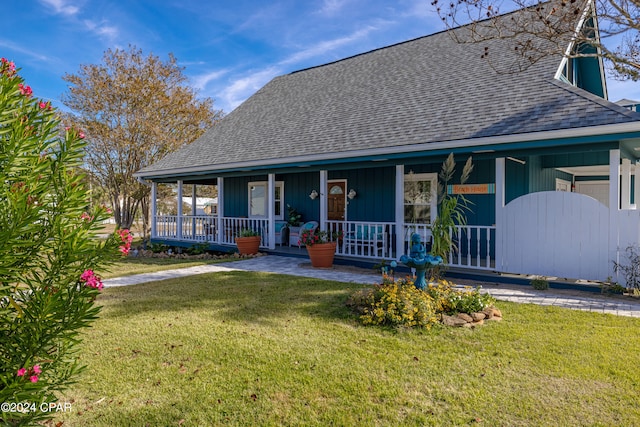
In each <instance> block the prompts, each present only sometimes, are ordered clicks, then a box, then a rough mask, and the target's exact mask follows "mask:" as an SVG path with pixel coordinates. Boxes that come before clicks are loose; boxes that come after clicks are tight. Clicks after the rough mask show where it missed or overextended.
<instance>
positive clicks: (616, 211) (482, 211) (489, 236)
mask: <svg viewBox="0 0 640 427" xmlns="http://www.w3.org/2000/svg"><path fill="white" fill-rule="evenodd" d="M638 146H640V141H638V140H637V139H633V140H627V141H625V142H622V143H621V142H616V143H605V144H601V145H599V146H592V149H591V151H590V152H588V153H584V152H581V148H580V147H579V146H578V145H576V146H574V147H567V148H565V149H564V150H562V151H560V150H558V149H551V150H547V151H546V152H545V151H543V150H540V149H538V150H536V151H535V152H532V151H531V150H529V151H524V150H522V151H512V152H511V153H510V154H511V155H509V156H506V155H505V156H499V155H496V154H484V155H482V154H476V155H474V164H475V169H474V173H473V176H472V179H471V180H470V182H469V184H468V185H466V186H455V185H450V186H449V188H447V191H449V192H450V194H456V193H457V194H464V195H465V197H467V198H468V199H469V201H470V202H471V210H470V211H469V213H468V215H467V219H468V225H465V226H458V227H455V228H454V229H451V230H450V233H451V235H452V237H453V241H454V242H455V244H456V247H457V249H456V250H454V251H452V252H451V253H450V255H449V259H448V264H449V265H450V266H451V267H460V268H465V269H473V270H485V271H487V270H489V271H498V272H505V273H517V274H528V275H530V274H539V275H546V276H556V277H566V278H584V279H590V280H606V279H607V277H609V276H612V277H614V276H615V275H614V272H613V261H620V260H621V259H622V258H623V256H624V251H625V249H626V247H627V246H629V245H634V244H635V245H637V244H638V243H639V242H640V210H639V209H637V207H638V200H640V185H637V183H638V182H640V163H638V159H637V157H636V155H635V154H636V152H637V151H638V149H637V147H638ZM427 160H429V159H426V158H419V159H416V161H415V162H414V163H408V162H407V163H406V164H394V163H392V162H390V161H388V162H384V161H376V162H373V161H371V162H368V163H366V164H365V163H361V164H360V165H359V166H360V167H349V168H347V167H341V168H335V169H332V170H329V169H326V170H325V169H319V170H312V169H311V168H301V167H300V166H298V167H297V168H296V169H289V170H285V171H282V172H280V173H277V174H276V173H268V174H255V175H249V176H240V175H234V176H217V177H210V178H203V177H198V178H197V179H193V178H185V179H184V180H177V181H174V182H173V183H172V184H171V185H172V186H173V187H172V189H171V191H169V192H167V191H166V190H164V192H165V194H169V197H170V198H173V199H174V200H175V201H180V200H184V199H185V198H186V199H189V198H191V201H190V203H175V212H170V213H168V212H160V211H159V209H160V208H159V206H160V205H161V203H160V202H159V199H158V186H159V185H161V183H155V182H154V183H153V184H152V188H153V190H152V192H153V198H152V200H153V203H152V206H153V217H152V221H151V227H152V230H151V235H152V240H153V241H156V242H163V243H165V244H172V245H183V246H188V245H193V244H206V245H207V246H208V247H209V248H210V249H212V250H223V251H232V250H235V241H234V239H235V237H236V236H238V235H239V234H240V232H241V231H242V230H244V229H251V230H253V231H256V232H257V233H259V234H260V236H261V247H262V249H264V250H268V251H270V252H280V253H285V254H287V253H288V254H294V255H301V254H304V253H305V248H304V247H303V248H300V247H299V246H298V243H297V238H296V237H293V235H294V234H295V233H296V232H299V230H298V227H299V225H297V226H292V225H290V224H287V221H288V219H289V218H288V216H287V209H288V208H290V207H291V206H295V207H296V208H298V209H299V211H300V212H301V213H302V216H303V219H302V222H303V223H306V222H309V221H312V222H315V223H316V224H317V226H318V228H319V229H321V230H326V231H328V232H329V234H332V233H333V232H337V231H340V232H341V234H342V237H341V238H340V239H339V244H338V245H337V248H336V255H337V256H338V257H343V258H344V259H348V260H365V261H368V262H372V263H380V262H381V261H386V262H388V261H392V260H398V259H399V258H400V256H401V255H403V254H405V253H407V252H408V251H409V240H410V237H411V235H412V234H413V233H418V234H419V235H420V236H421V237H422V240H423V242H425V243H427V245H428V243H429V242H430V240H431V232H430V224H431V221H432V220H433V218H435V214H436V211H437V206H436V199H437V195H436V187H437V185H438V177H437V172H438V170H439V168H440V165H441V159H439V158H433V159H430V162H429V161H427ZM201 186H208V187H215V191H213V192H211V191H209V192H202V194H201V191H200V190H199V188H200V187H201ZM603 189H604V190H606V191H604V190H603ZM185 190H186V191H185ZM185 193H187V194H186V195H185ZM203 194H207V195H209V196H212V197H211V198H212V199H215V200H216V201H217V203H216V206H215V207H213V208H211V209H209V210H208V211H204V212H200V211H198V204H199V203H198V199H199V198H201V199H202V197H203ZM200 204H201V203H200ZM164 210H165V211H166V209H164ZM289 234H291V236H289ZM614 279H616V278H615V277H614Z"/></svg>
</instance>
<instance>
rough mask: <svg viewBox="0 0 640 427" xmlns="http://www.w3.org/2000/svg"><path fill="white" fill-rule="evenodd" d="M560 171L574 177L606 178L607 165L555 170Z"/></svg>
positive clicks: (607, 172)
mask: <svg viewBox="0 0 640 427" xmlns="http://www.w3.org/2000/svg"><path fill="white" fill-rule="evenodd" d="M557 169H558V170H560V171H563V172H567V173H569V174H571V175H574V176H608V175H609V165H597V166H573V167H562V168H557Z"/></svg>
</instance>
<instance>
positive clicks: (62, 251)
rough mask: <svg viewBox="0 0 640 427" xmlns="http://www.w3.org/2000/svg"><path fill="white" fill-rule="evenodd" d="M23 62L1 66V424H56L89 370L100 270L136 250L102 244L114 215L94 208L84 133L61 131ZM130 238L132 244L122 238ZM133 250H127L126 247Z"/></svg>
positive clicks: (117, 241) (117, 240)
mask: <svg viewBox="0 0 640 427" xmlns="http://www.w3.org/2000/svg"><path fill="white" fill-rule="evenodd" d="M59 124H60V121H59V118H58V113H57V112H56V110H55V109H53V108H52V106H51V104H50V103H49V102H45V101H41V100H37V99H34V98H33V97H32V91H31V88H30V87H29V86H27V85H25V83H24V80H23V79H22V78H21V77H20V76H19V75H18V70H17V69H16V68H15V65H14V64H13V62H10V61H8V60H6V59H5V58H2V59H1V60H0V343H2V345H0V402H1V403H2V411H0V424H2V425H34V424H35V423H36V422H37V421H39V420H42V419H46V418H51V416H52V414H53V412H52V411H51V408H50V407H49V406H48V404H49V403H54V402H56V401H57V397H56V396H57V395H56V393H58V392H59V391H61V390H63V389H64V387H65V386H67V385H69V384H70V383H71V382H73V380H74V377H75V375H76V374H77V373H78V372H79V369H80V366H79V365H78V357H77V356H78V355H77V352H78V347H79V344H80V337H81V335H80V332H82V330H83V329H84V328H86V327H88V326H89V325H90V324H91V322H92V321H93V320H95V318H96V317H97V315H98V312H99V307H97V306H96V305H95V304H94V301H95V298H96V297H97V295H98V293H99V291H100V289H101V288H102V282H101V280H100V277H99V276H97V275H96V273H95V272H94V270H96V269H98V268H100V267H101V266H104V265H105V264H107V263H108V262H109V261H110V260H113V259H115V256H116V255H117V253H118V250H117V249H118V245H120V250H121V252H123V253H126V252H128V250H129V245H130V243H131V242H130V237H129V234H128V232H127V231H125V230H121V234H120V236H116V235H114V236H111V237H110V238H108V239H106V240H100V239H98V237H97V234H98V233H99V232H100V231H101V230H102V224H101V222H102V220H104V219H105V218H107V215H108V212H107V211H106V209H104V208H102V207H95V208H94V209H89V192H88V189H87V187H86V185H85V183H86V180H85V179H84V177H83V175H82V173H81V171H82V170H81V168H80V166H81V165H82V156H83V152H84V148H85V141H84V140H83V135H82V133H81V132H79V131H77V130H75V129H73V128H69V129H66V130H63V129H61V128H60V126H59ZM121 238H122V240H121ZM122 243H124V244H122Z"/></svg>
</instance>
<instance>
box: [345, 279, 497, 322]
mask: <svg viewBox="0 0 640 427" xmlns="http://www.w3.org/2000/svg"><path fill="white" fill-rule="evenodd" d="M494 303H495V298H493V297H492V296H491V295H490V294H482V293H481V292H480V289H479V288H476V289H473V288H468V287H467V288H464V289H457V288H454V287H453V284H452V283H451V282H448V281H446V280H440V281H439V282H438V283H429V285H428V286H427V287H426V288H425V289H424V290H420V289H417V288H416V287H415V285H414V283H413V281H412V280H411V279H409V278H406V279H398V280H393V279H391V278H389V276H386V275H385V276H383V283H382V284H380V285H374V286H373V288H366V289H361V290H359V291H357V292H355V293H354V294H353V295H351V297H350V298H349V301H348V302H347V304H348V305H349V306H350V307H352V309H353V310H354V311H356V312H357V313H358V314H360V320H361V321H362V323H363V324H364V325H387V326H394V327H422V328H430V327H431V326H432V325H433V324H435V323H437V322H438V321H439V319H441V318H442V315H443V314H449V315H451V314H456V313H468V314H471V313H475V312H479V311H482V310H484V309H485V308H487V307H490V306H492V305H493V304H494Z"/></svg>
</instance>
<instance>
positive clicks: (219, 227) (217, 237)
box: [154, 215, 269, 247]
mask: <svg viewBox="0 0 640 427" xmlns="http://www.w3.org/2000/svg"><path fill="white" fill-rule="evenodd" d="M178 223H180V227H178ZM268 223H269V221H268V220H266V219H249V218H232V217H225V218H222V219H220V218H218V217H214V216H209V215H183V216H182V217H178V216H177V215H157V216H156V217H155V225H156V226H155V230H156V233H155V236H154V237H155V238H160V239H169V240H181V241H188V242H194V243H205V242H207V243H219V244H227V245H235V238H236V237H237V236H239V235H240V232H241V231H242V230H244V229H251V230H254V231H256V232H257V233H259V234H260V236H261V237H262V241H261V243H260V245H261V246H263V247H267V246H268V244H269V227H268Z"/></svg>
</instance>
